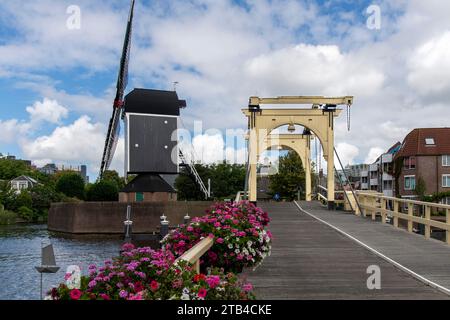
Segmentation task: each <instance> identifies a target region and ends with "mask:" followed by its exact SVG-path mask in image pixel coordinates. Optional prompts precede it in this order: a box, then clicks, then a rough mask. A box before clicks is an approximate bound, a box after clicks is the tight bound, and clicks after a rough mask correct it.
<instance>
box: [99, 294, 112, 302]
mask: <svg viewBox="0 0 450 320" xmlns="http://www.w3.org/2000/svg"><path fill="white" fill-rule="evenodd" d="M100 298H102V299H103V300H105V301H109V300H111V297H110V296H108V295H107V294H105V293H102V294H101V295H100Z"/></svg>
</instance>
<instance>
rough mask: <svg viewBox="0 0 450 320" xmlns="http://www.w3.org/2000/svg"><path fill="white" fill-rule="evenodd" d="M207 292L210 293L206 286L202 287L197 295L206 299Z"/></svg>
mask: <svg viewBox="0 0 450 320" xmlns="http://www.w3.org/2000/svg"><path fill="white" fill-rule="evenodd" d="M207 294H208V291H207V290H206V289H204V288H201V289H200V290H198V294H197V295H198V297H199V298H200V299H205V298H206V295H207Z"/></svg>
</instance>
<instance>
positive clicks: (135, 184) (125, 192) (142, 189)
mask: <svg viewBox="0 0 450 320" xmlns="http://www.w3.org/2000/svg"><path fill="white" fill-rule="evenodd" d="M171 201H177V192H176V191H175V190H174V189H173V187H172V186H171V185H170V184H169V183H167V182H166V181H165V180H164V179H163V178H161V176H159V175H157V174H141V175H139V176H137V177H136V178H135V179H133V180H132V181H131V182H130V183H128V184H127V185H126V186H125V188H123V189H122V190H121V191H120V192H119V202H127V203H133V202H171Z"/></svg>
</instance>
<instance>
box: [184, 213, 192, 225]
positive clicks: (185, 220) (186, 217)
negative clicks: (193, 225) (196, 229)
mask: <svg viewBox="0 0 450 320" xmlns="http://www.w3.org/2000/svg"><path fill="white" fill-rule="evenodd" d="M190 222H191V217H190V216H189V213H186V215H185V216H184V224H185V225H188V224H189V223H190Z"/></svg>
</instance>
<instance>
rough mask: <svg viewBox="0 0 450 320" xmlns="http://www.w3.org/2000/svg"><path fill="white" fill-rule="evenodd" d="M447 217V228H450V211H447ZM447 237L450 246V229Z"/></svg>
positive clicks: (446, 233)
mask: <svg viewBox="0 0 450 320" xmlns="http://www.w3.org/2000/svg"><path fill="white" fill-rule="evenodd" d="M445 216H446V219H445V220H446V222H447V228H448V226H449V225H450V209H446V212H445ZM445 235H446V238H447V244H449V245H450V231H449V230H448V229H447V230H446V231H445Z"/></svg>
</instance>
